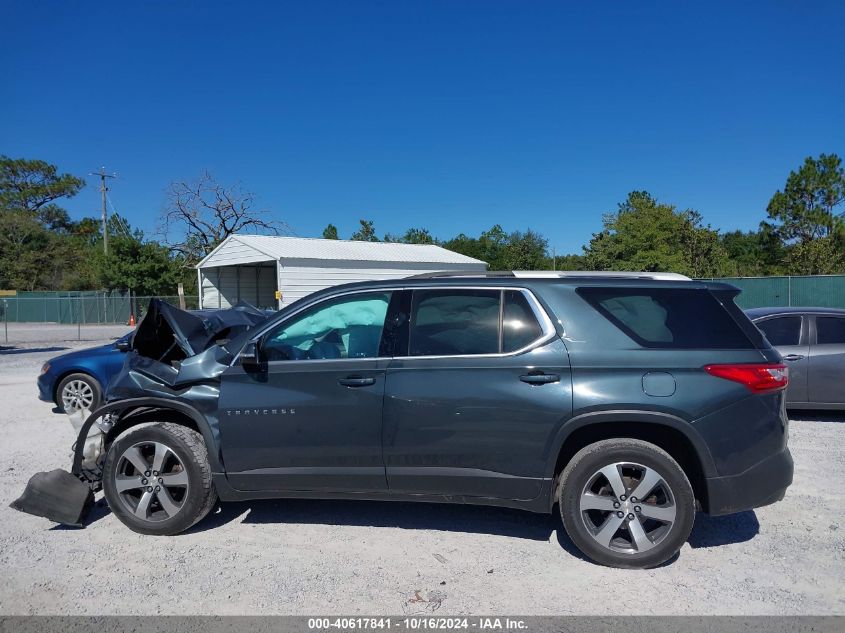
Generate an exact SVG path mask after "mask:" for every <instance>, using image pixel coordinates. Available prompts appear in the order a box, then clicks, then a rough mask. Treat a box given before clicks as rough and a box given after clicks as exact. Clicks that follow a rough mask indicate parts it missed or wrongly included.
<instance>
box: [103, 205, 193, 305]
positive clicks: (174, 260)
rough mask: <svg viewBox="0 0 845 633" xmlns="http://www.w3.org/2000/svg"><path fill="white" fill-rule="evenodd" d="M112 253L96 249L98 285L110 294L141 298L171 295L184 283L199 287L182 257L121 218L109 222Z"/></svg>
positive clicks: (116, 216)
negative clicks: (121, 292) (128, 291)
mask: <svg viewBox="0 0 845 633" xmlns="http://www.w3.org/2000/svg"><path fill="white" fill-rule="evenodd" d="M109 234H110V236H111V237H110V238H109V252H108V255H106V254H105V253H103V251H102V248H95V249H94V251H93V252H94V263H95V270H96V275H97V284H98V287H100V288H105V289H108V290H126V289H130V288H131V289H132V291H133V292H134V293H136V294H138V295H172V294H175V292H176V287H177V285H178V284H179V283H180V282H181V283H184V284H185V285H186V288H193V287H195V286H196V272H195V271H194V270H193V268H192V267H190V266H189V264H188V262H187V260H186V259H185V258H184V257H183V256H181V255H178V254H177V255H173V253H172V251H171V250H170V249H169V248H168V247H167V246H165V245H163V244H159V243H158V242H155V241H148V240H145V239H144V233H143V232H142V231H140V230H137V229H132V227H131V226H130V225H129V223H128V222H127V221H126V220H125V219H124V218H122V217H120V216H118V215H113V216H111V218H109Z"/></svg>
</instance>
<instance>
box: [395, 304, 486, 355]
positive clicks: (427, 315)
mask: <svg viewBox="0 0 845 633" xmlns="http://www.w3.org/2000/svg"><path fill="white" fill-rule="evenodd" d="M500 295H501V292H500V291H499V290H458V289H455V290H415V291H414V298H413V301H412V303H411V329H410V352H409V353H410V355H411V356H455V355H465V354H497V353H498V352H499V297H500Z"/></svg>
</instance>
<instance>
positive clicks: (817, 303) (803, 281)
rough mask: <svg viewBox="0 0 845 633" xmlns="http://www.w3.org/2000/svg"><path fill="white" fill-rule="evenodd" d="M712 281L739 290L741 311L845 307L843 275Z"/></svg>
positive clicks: (741, 278) (738, 278)
mask: <svg viewBox="0 0 845 633" xmlns="http://www.w3.org/2000/svg"><path fill="white" fill-rule="evenodd" d="M708 281H710V280H708ZM712 281H724V282H727V283H729V284H732V285H734V286H736V287H737V288H739V289H740V290H742V293H741V294H740V295H739V297H737V300H736V302H737V304H739V306H740V307H742V308H763V307H769V306H802V307H820V308H845V275H808V276H796V277H724V278H721V279H714V280H712Z"/></svg>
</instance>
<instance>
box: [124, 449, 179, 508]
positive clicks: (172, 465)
mask: <svg viewBox="0 0 845 633" xmlns="http://www.w3.org/2000/svg"><path fill="white" fill-rule="evenodd" d="M114 484H115V485H114V487H115V491H116V492H117V494H118V495H119V497H120V501H121V503H123V505H124V507H125V508H126V509H127V510H128V511H129V512H131V513H132V514H133V515H135V516H136V517H137V518H139V519H142V520H144V521H150V522H154V523H157V522H160V521H166V520H168V519H172V518H173V517H174V516H176V515H177V514H178V513H179V512H180V511H181V510H182V508H183V506H184V505H185V502H186V500H187V499H188V473H187V471H186V470H185V465H184V464H183V463H182V460H181V459H180V458H179V456H178V455H177V454H176V452H175V451H174V450H173V449H172V448H170V447H169V446H167V445H165V444H162V443H161V442H139V443H138V444H134V445H132V446H130V447H129V448H127V449H126V450H125V451H124V452H123V454H122V455H121V456H120V459H119V460H118V463H117V469H116V471H115V481H114Z"/></svg>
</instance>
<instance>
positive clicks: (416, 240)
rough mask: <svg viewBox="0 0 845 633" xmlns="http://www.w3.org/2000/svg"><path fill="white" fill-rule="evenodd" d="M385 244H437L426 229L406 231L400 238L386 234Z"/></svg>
mask: <svg viewBox="0 0 845 633" xmlns="http://www.w3.org/2000/svg"><path fill="white" fill-rule="evenodd" d="M384 241H385V242H399V243H400V244H437V240H436V239H435V238H434V237H432V235H431V233H429V231H428V229H408V230H407V231H405V233H404V234H402V235H400V236H396V235H391V234H390V233H388V234H387V235H385V236H384Z"/></svg>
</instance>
